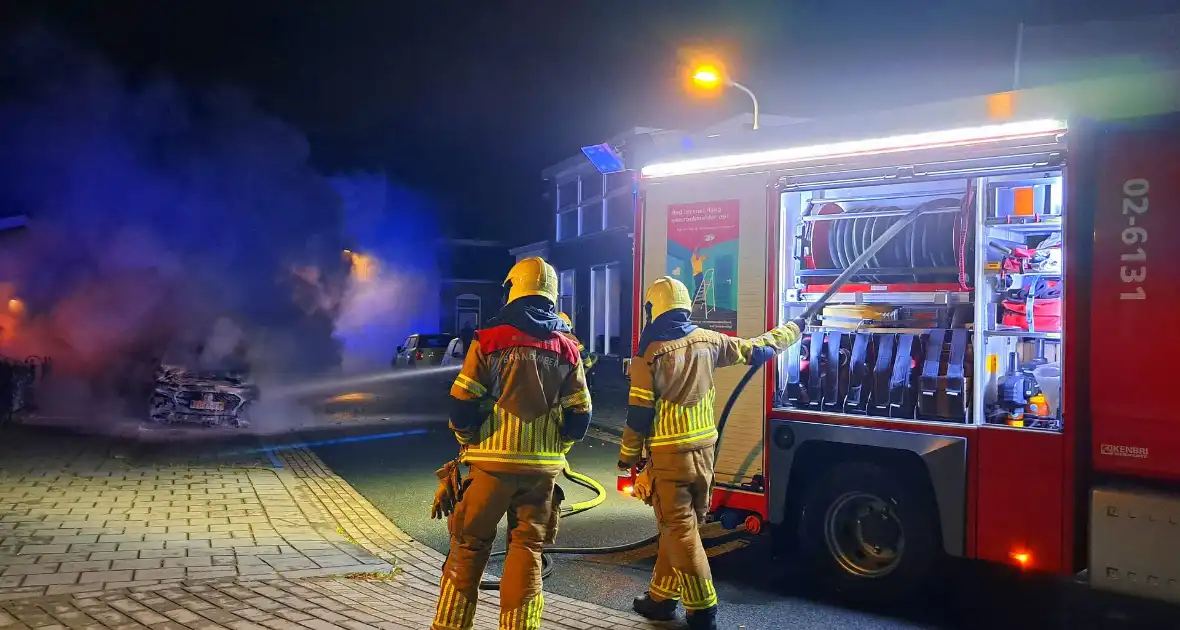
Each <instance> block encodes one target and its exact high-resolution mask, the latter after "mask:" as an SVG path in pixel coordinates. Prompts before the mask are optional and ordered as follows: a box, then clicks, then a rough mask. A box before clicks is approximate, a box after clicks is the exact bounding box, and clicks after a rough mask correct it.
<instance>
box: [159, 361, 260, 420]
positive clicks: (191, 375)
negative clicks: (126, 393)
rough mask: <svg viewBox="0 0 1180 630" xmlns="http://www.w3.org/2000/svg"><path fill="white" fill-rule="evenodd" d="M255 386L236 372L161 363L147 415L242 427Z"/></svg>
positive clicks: (256, 391)
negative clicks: (202, 369)
mask: <svg viewBox="0 0 1180 630" xmlns="http://www.w3.org/2000/svg"><path fill="white" fill-rule="evenodd" d="M258 398H259V392H258V387H257V386H256V385H254V384H253V383H252V382H250V381H249V379H248V378H247V377H246V376H245V374H244V373H240V372H227V371H194V370H189V369H186V368H184V367H179V366H163V367H161V368H160V371H159V373H158V375H157V377H156V387H155V391H154V392H153V393H152V398H151V406H150V419H151V420H152V422H159V423H187V424H201V425H204V426H224V427H236V428H245V427H248V426H250V408H251V406H252V405H253V404H254V403H255V402H257V401H258Z"/></svg>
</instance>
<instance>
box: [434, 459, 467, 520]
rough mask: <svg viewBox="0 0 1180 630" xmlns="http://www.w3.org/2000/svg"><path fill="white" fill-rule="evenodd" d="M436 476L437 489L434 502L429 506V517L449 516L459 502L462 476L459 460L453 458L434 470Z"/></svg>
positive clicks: (440, 517)
mask: <svg viewBox="0 0 1180 630" xmlns="http://www.w3.org/2000/svg"><path fill="white" fill-rule="evenodd" d="M434 476H435V477H438V480H439V481H438V490H436V491H435V493H434V504H433V505H431V506H430V518H432V519H442V518H445V517H448V516H450V515H451V514H452V513H453V512H454V511H455V506H456V505H458V504H459V499H460V498H461V497H460V496H459V495H460V492H461V488H462V485H463V476H462V474H461V473H460V472H459V460H457V459H454V460H451V461H449V462H447V463H445V464H443V467H442V468H439V469H438V470H436V471H434Z"/></svg>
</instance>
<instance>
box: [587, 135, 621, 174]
mask: <svg viewBox="0 0 1180 630" xmlns="http://www.w3.org/2000/svg"><path fill="white" fill-rule="evenodd" d="M582 153H584V154H586V158H587V159H589V160H590V163H591V164H593V165H594V168H596V169H598V172H599V173H602V174H603V175H609V174H611V173H619V172H622V171H625V170H627V168H626V167H625V166H623V156H622V155H621V154H619V152H618V151H617V150H616V149H615V148H614V147H612V146H611V145H610V143H609V142H603V143H602V144H595V145H592V146H588V147H582Z"/></svg>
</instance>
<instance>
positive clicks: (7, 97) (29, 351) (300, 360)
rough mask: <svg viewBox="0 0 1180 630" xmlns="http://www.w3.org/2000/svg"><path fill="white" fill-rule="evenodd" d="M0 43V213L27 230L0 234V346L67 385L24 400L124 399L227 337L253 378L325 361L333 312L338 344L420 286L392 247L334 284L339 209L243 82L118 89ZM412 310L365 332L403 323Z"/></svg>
mask: <svg viewBox="0 0 1180 630" xmlns="http://www.w3.org/2000/svg"><path fill="white" fill-rule="evenodd" d="M4 54H5V56H4V57H3V60H2V61H0V94H3V95H4V97H3V98H0V216H11V215H27V216H28V227H27V228H25V229H24V233H23V234H22V235H20V236H19V238H6V237H5V238H0V280H3V281H4V283H5V284H4V285H3V286H0V300H13V302H12V304H18V305H19V307H20V308H19V311H20V312H19V316H18V313H17V312H16V310H14V309H16V307H13V308H12V309H9V310H10V313H9V314H8V315H7V316H3V317H0V320H4V321H0V326H3V330H0V354H4V355H6V356H9V357H13V358H17V359H23V358H24V357H25V356H28V355H39V356H49V357H52V358H53V361H54V373H55V375H56V376H57V377H58V378H59V379H65V380H60V382H63V383H64V382H67V381H68V382H69V383H70V387H71V391H70V394H69V395H68V396H65V395H62V396H54V395H49V396H41V399H42V401H45V400H46V399H47V398H48V399H49V400H50V401H56V402H58V403H65V402H66V401H67V399H68V400H70V401H73V402H74V403H76V404H79V405H93V404H94V399H96V398H103V397H107V398H118V397H124V398H126V397H128V396H130V397H131V398H136V397H137V396H138V395H139V394H138V393H136V392H134V391H128V388H131V389H134V387H135V385H134V383H135V382H140V381H138V380H137V378H141V377H142V375H136V374H134V372H135V370H136V369H143V368H142V366H143V365H144V364H145V363H146V361H145V360H150V359H151V358H161V357H163V356H164V355H165V353H169V352H177V348H178V347H184V348H188V349H189V350H190V351H192V352H195V353H196V357H197V358H196V360H197V361H198V362H200V363H203V364H207V365H215V364H218V363H219V362H221V361H223V360H224V359H225V358H226V357H227V356H230V355H232V354H233V353H234V352H239V351H240V350H241V348H242V347H243V343H244V347H245V349H246V356H247V357H248V360H249V362H250V364H251V366H252V368H253V370H254V372H255V373H256V374H266V375H269V378H270V379H287V378H293V377H306V376H308V375H313V374H319V373H322V372H324V371H326V370H333V369H338V368H339V367H340V365H341V360H342V356H343V353H344V348H345V345H344V344H342V343H341V341H340V339H338V338H337V337H336V336H335V335H334V330H335V328H336V325H337V322H338V321H339V322H340V324H341V326H342V329H343V330H344V331H345V332H346V333H347V334H346V335H345V338H346V339H348V340H349V341H351V342H352V346H353V347H352V348H350V349H352V350H353V351H354V353H355V352H356V348H360V347H363V346H364V341H365V339H366V338H367V337H366V335H365V334H363V333H364V331H366V330H369V323H370V322H371V321H372V320H373V319H375V318H380V317H381V316H382V309H381V304H382V303H383V302H385V301H387V300H388V299H389V297H390V295H391V294H397V295H405V292H406V291H413V290H414V286H412V285H414V283H415V282H416V283H418V285H420V286H422V287H428V284H429V283H428V282H427V281H425V280H422V279H421V278H422V277H423V276H422V274H416V275H415V274H400V273H397V271H396V267H395V266H394V265H391V264H390V263H389V262H388V260H393V261H395V262H396V260H397V259H396V256H392V255H391V256H390V257H389V258H388V259H387V260H386V262H384V263H383V266H382V267H381V273H382V274H384V276H382V277H383V278H385V279H386V282H384V284H382V283H376V284H374V283H369V284H367V285H365V284H363V283H362V284H358V283H357V282H355V281H350V280H349V270H350V266H351V263H352V262H353V261H352V259H350V257H349V256H347V255H344V254H342V252H343V251H344V250H346V249H349V248H354V249H355V248H356V247H357V245H356V244H355V243H354V242H353V241H352V240H350V239H349V236H348V232H349V230H348V229H347V227H348V225H347V221H346V219H345V213H344V206H345V203H344V202H342V199H341V196H340V195H339V194H338V193H337V190H336V189H334V188H333V185H332V183H331V182H330V181H329V180H328V179H327V178H325V177H323V176H321V175H320V174H318V173H317V172H315V170H314V169H313V168H312V166H311V165H310V162H309V147H308V144H307V141H306V139H305V138H304V136H303V135H302V134H301V133H299V132H298V131H297V130H295V129H293V128H291V127H290V126H288V125H286V124H284V123H283V122H282V121H280V120H277V119H275V118H273V117H271V116H268V115H267V114H265V113H264V112H262V111H260V110H259V109H258V108H257V107H256V106H255V105H254V104H252V102H251V101H250V99H249V98H247V97H246V96H245V95H244V94H243V93H241V92H239V91H236V90H232V89H224V88H223V89H213V90H204V91H196V90H190V89H186V88H185V87H183V86H181V85H179V84H177V83H176V82H174V81H172V80H170V79H168V78H166V77H156V78H153V79H151V80H146V81H138V82H135V83H132V82H130V81H128V80H127V79H126V78H125V77H123V76H121V75H120V74H119V72H117V71H116V70H115V69H113V68H112V67H111V66H109V65H108V64H106V63H104V62H103V61H102V60H101V59H99V58H97V57H95V56H93V55H90V54H88V53H87V52H86V51H84V50H81V49H79V48H77V47H75V46H74V45H72V44H71V43H69V42H67V41H65V40H63V39H61V38H58V37H55V36H53V35H50V34H47V33H45V32H40V31H38V32H31V33H26V34H25V35H24V36H23V37H21V38H20V39H19V40H16V41H15V42H13V45H11V46H9V47H8V48H7V50H6V51H5V53H4ZM382 181H384V180H382ZM369 187H370V188H373V184H372V182H371V181H370V184H369ZM354 188H356V187H355V186H354ZM360 188H364V186H361V187H360ZM384 189H387V186H386V187H384ZM382 198H383V199H382V202H381V203H380V204H378V205H377V206H373V207H374V208H380V209H381V210H386V209H388V208H389V206H390V203H389V199H388V195H387V194H385V193H384V192H383V193H382ZM352 205H353V206H356V207H360V206H358V205H357V204H355V203H353V204H352ZM361 205H362V206H363V205H364V204H361ZM369 205H372V204H369ZM357 220H358V221H360V222H361V223H363V222H364V221H366V220H367V221H369V222H370V223H373V222H374V221H376V222H377V223H380V221H378V220H377V219H373V218H370V219H361V218H358V219H357ZM352 227H353V228H354V230H353V231H354V232H355V231H356V229H357V228H358V226H352ZM359 227H363V226H359ZM387 231H388V230H375V231H372V232H371V235H372V236H374V237H378V236H380V235H381V234H383V233H386V232H387ZM375 249H377V248H375ZM374 253H375V254H377V258H381V256H380V252H377V251H374ZM431 262H432V263H433V261H431ZM354 275H356V274H354ZM411 276H413V277H412V278H411ZM423 282H427V283H426V284H422V283H423ZM391 286H392V287H397V289H398V290H397V291H396V292H391V291H390V290H389V289H388V288H389V287H391ZM375 287H385V288H384V289H376V288H375ZM435 296H437V293H436V294H435ZM18 300H19V301H18ZM432 300H433V302H437V297H433V298H432ZM422 301H423V300H417V302H422ZM2 307H3V303H0V310H3V308H2ZM412 310H413V309H412V308H411V307H409V306H405V305H403V306H401V307H399V310H398V311H397V312H395V313H393V315H392V316H391V317H390V318H389V322H387V324H388V325H386V326H385V328H384V329H382V328H381V327H380V326H378V327H377V328H378V329H381V330H385V332H384V333H381V334H385V335H387V336H388V335H390V334H393V333H391V332H390V330H393V329H396V330H398V331H404V329H405V328H406V327H407V326H409V325H411V323H412V322H413V321H416V320H414V316H412V315H411V311H412ZM386 315H388V313H386ZM6 318H7V319H6ZM9 320H13V321H9ZM434 320H435V321H437V317H435V319H434ZM5 324H7V325H5ZM374 335H375V336H380V334H377V333H374ZM394 345H396V344H394ZM194 348H195V349H194ZM374 352H375V351H374ZM391 354H392V348H388V347H382V348H381V355H382V356H383V357H384V362H385V364H386V365H388V360H389V356H390V355H391ZM374 356H375V355H374ZM83 391H84V392H85V393H82V392H83Z"/></svg>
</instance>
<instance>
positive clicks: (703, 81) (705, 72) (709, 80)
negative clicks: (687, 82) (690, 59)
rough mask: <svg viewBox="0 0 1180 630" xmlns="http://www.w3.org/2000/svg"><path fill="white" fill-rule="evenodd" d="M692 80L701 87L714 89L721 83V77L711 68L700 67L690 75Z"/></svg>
mask: <svg viewBox="0 0 1180 630" xmlns="http://www.w3.org/2000/svg"><path fill="white" fill-rule="evenodd" d="M692 80H693V81H694V82H695V83H696V84H697V85H700V86H702V87H715V86H716V85H717V84H718V83H720V82H721V75H720V73H718V72H717V69H716V68H714V67H712V66H701V67H700V68H697V70H696V72H694V73H692Z"/></svg>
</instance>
